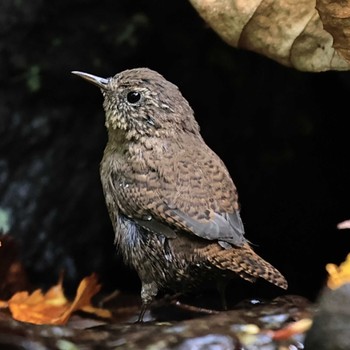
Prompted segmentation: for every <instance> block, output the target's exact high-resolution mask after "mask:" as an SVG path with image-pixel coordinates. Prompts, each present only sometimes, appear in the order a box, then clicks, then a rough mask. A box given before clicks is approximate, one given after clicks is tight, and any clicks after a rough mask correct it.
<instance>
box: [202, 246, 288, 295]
mask: <svg viewBox="0 0 350 350" xmlns="http://www.w3.org/2000/svg"><path fill="white" fill-rule="evenodd" d="M199 253H200V254H201V255H202V254H203V256H205V257H206V259H207V260H208V261H209V262H210V263H211V264H212V265H214V266H215V267H217V268H219V269H222V270H230V271H233V272H234V273H236V274H237V275H239V276H240V277H242V278H244V279H245V280H248V281H250V282H253V281H255V279H256V278H263V279H265V280H266V281H268V282H270V283H272V284H274V285H276V286H278V287H280V288H283V289H287V288H288V283H287V280H286V279H285V278H284V276H283V275H282V274H281V273H280V272H279V271H278V270H277V269H276V268H275V267H273V266H272V265H271V264H270V263H268V262H267V261H265V260H264V259H263V258H261V257H260V256H259V255H258V254H256V253H255V252H254V250H253V249H252V248H251V247H250V246H249V244H248V243H246V244H245V245H244V246H243V247H232V249H224V248H222V247H221V246H220V245H219V244H210V245H209V246H207V247H205V248H202V249H200V252H199Z"/></svg>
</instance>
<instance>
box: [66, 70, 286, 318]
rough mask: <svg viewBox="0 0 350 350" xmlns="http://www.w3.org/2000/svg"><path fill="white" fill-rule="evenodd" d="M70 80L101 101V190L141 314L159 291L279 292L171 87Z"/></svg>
mask: <svg viewBox="0 0 350 350" xmlns="http://www.w3.org/2000/svg"><path fill="white" fill-rule="evenodd" d="M73 73H74V74H77V75H79V76H81V77H82V78H84V79H86V80H88V81H90V82H92V83H94V84H95V85H97V86H98V87H100V89H101V91H102V93H103V96H104V103H103V106H104V109H105V112H106V123H105V124H106V127H107V130H108V143H107V145H106V148H105V151H104V156H103V159H102V162H101V168H100V173H101V181H102V185H103V190H104V195H105V199H106V204H107V208H108V211H109V215H110V218H111V221H112V224H113V227H114V231H115V237H116V238H115V242H116V245H117V246H118V248H119V249H120V252H121V254H122V256H123V258H124V260H125V262H126V263H127V264H129V265H131V266H132V267H133V268H134V269H135V270H136V271H137V273H138V275H139V277H140V279H141V282H142V291H141V298H142V303H143V311H144V310H145V308H146V307H147V306H148V305H149V304H150V303H151V302H152V300H153V299H154V297H155V296H156V295H157V293H158V291H159V290H161V289H165V288H167V289H169V288H170V289H172V290H174V291H186V290H191V289H194V288H197V287H198V288H200V287H201V286H202V285H204V284H205V283H206V282H207V281H211V280H212V281H216V280H220V279H222V278H228V279H230V278H232V277H234V276H237V275H238V276H240V277H242V278H244V279H246V280H248V281H251V282H253V281H255V279H256V278H264V279H266V280H267V281H269V282H271V283H273V284H275V285H277V286H279V287H281V288H287V282H286V280H285V278H284V277H283V276H282V275H281V273H280V272H279V271H278V270H277V269H275V268H274V267H273V266H271V265H270V264H269V263H268V262H266V261H265V260H263V259H262V258H261V257H260V256H258V255H257V254H256V253H255V252H254V251H253V250H252V248H251V247H250V246H249V243H248V241H247V240H246V239H245V237H244V228H243V224H242V221H241V218H240V214H239V204H238V196H237V190H236V187H235V185H234V184H233V182H232V179H231V177H230V175H229V173H228V170H227V168H226V167H225V165H224V164H223V162H222V161H221V159H220V158H219V157H218V156H217V155H216V154H215V153H214V152H213V151H212V150H211V149H210V148H209V147H208V146H207V145H206V144H205V142H204V140H203V139H202V137H201V135H200V133H199V126H198V124H197V122H196V120H195V118H194V115H193V111H192V109H191V107H190V106H189V104H188V102H187V101H186V99H185V98H184V97H183V96H182V95H181V93H180V91H179V90H178V88H177V87H176V86H175V85H174V84H172V83H170V82H169V81H167V80H166V79H164V78H163V76H161V75H160V74H158V73H157V72H155V71H152V70H150V69H147V68H137V69H131V70H126V71H123V72H121V73H119V74H117V75H115V76H114V77H112V78H109V79H104V78H99V77H96V76H93V75H90V74H87V73H82V72H73ZM142 316H143V312H141V315H140V318H141V319H142Z"/></svg>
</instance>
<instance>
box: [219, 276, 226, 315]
mask: <svg viewBox="0 0 350 350" xmlns="http://www.w3.org/2000/svg"><path fill="white" fill-rule="evenodd" d="M227 283H228V281H226V280H224V279H219V280H218V281H217V282H216V288H217V290H218V292H219V294H220V299H221V306H222V308H223V310H227V309H228V308H227V299H226V287H227Z"/></svg>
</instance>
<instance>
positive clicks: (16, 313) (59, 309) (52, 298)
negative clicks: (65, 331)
mask: <svg viewBox="0 0 350 350" xmlns="http://www.w3.org/2000/svg"><path fill="white" fill-rule="evenodd" d="M100 288H101V286H100V285H99V284H97V276H96V275H95V274H92V275H91V276H89V277H85V278H84V279H83V280H82V281H81V282H80V284H79V287H78V290H77V294H76V297H75V299H74V301H73V302H72V303H71V302H69V301H68V300H67V299H66V297H65V296H64V293H63V288H62V279H60V281H59V283H58V284H57V285H56V286H54V287H52V288H50V289H49V290H48V291H47V292H46V293H45V294H43V293H42V291H41V290H40V289H37V290H36V291H34V292H33V293H32V294H29V293H28V292H19V293H16V294H15V295H13V297H12V298H11V299H10V300H9V301H8V306H9V309H10V311H11V313H12V317H13V318H14V319H16V320H17V321H22V322H30V323H34V324H56V325H62V324H66V323H67V321H68V319H69V317H70V316H71V314H72V313H73V312H74V311H76V310H84V309H85V308H86V309H87V310H90V312H94V313H95V314H97V315H98V316H102V317H110V316H111V313H110V312H108V310H101V309H97V308H94V307H93V306H92V305H91V298H92V297H93V296H94V295H95V294H96V293H98V292H99V290H100Z"/></svg>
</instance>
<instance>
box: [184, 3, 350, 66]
mask: <svg viewBox="0 0 350 350" xmlns="http://www.w3.org/2000/svg"><path fill="white" fill-rule="evenodd" d="M323 1H326V0H323ZM190 2H191V4H192V5H193V6H194V8H195V9H196V10H197V11H198V13H199V14H200V16H201V17H202V18H203V19H204V20H205V21H206V22H207V23H208V24H209V25H210V26H211V27H212V28H213V30H214V31H215V32H216V33H217V34H218V35H219V36H220V37H221V38H222V39H223V40H224V41H225V42H227V43H228V44H229V45H231V46H234V47H237V48H242V49H247V50H251V51H254V52H257V53H259V54H261V55H265V56H267V57H269V58H271V59H273V60H275V61H277V62H279V63H281V64H283V65H285V66H288V67H293V68H296V69H298V70H301V71H309V72H320V71H327V70H349V69H350V63H349V62H348V61H347V60H345V59H344V57H343V56H342V55H341V54H340V53H339V52H337V51H336V50H335V49H334V47H333V38H332V36H331V35H330V34H329V32H328V31H326V30H324V29H323V24H322V21H321V19H320V16H319V14H318V12H317V10H316V8H315V5H316V0H300V1H295V0H250V1H246V0H190ZM348 47H349V46H348Z"/></svg>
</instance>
